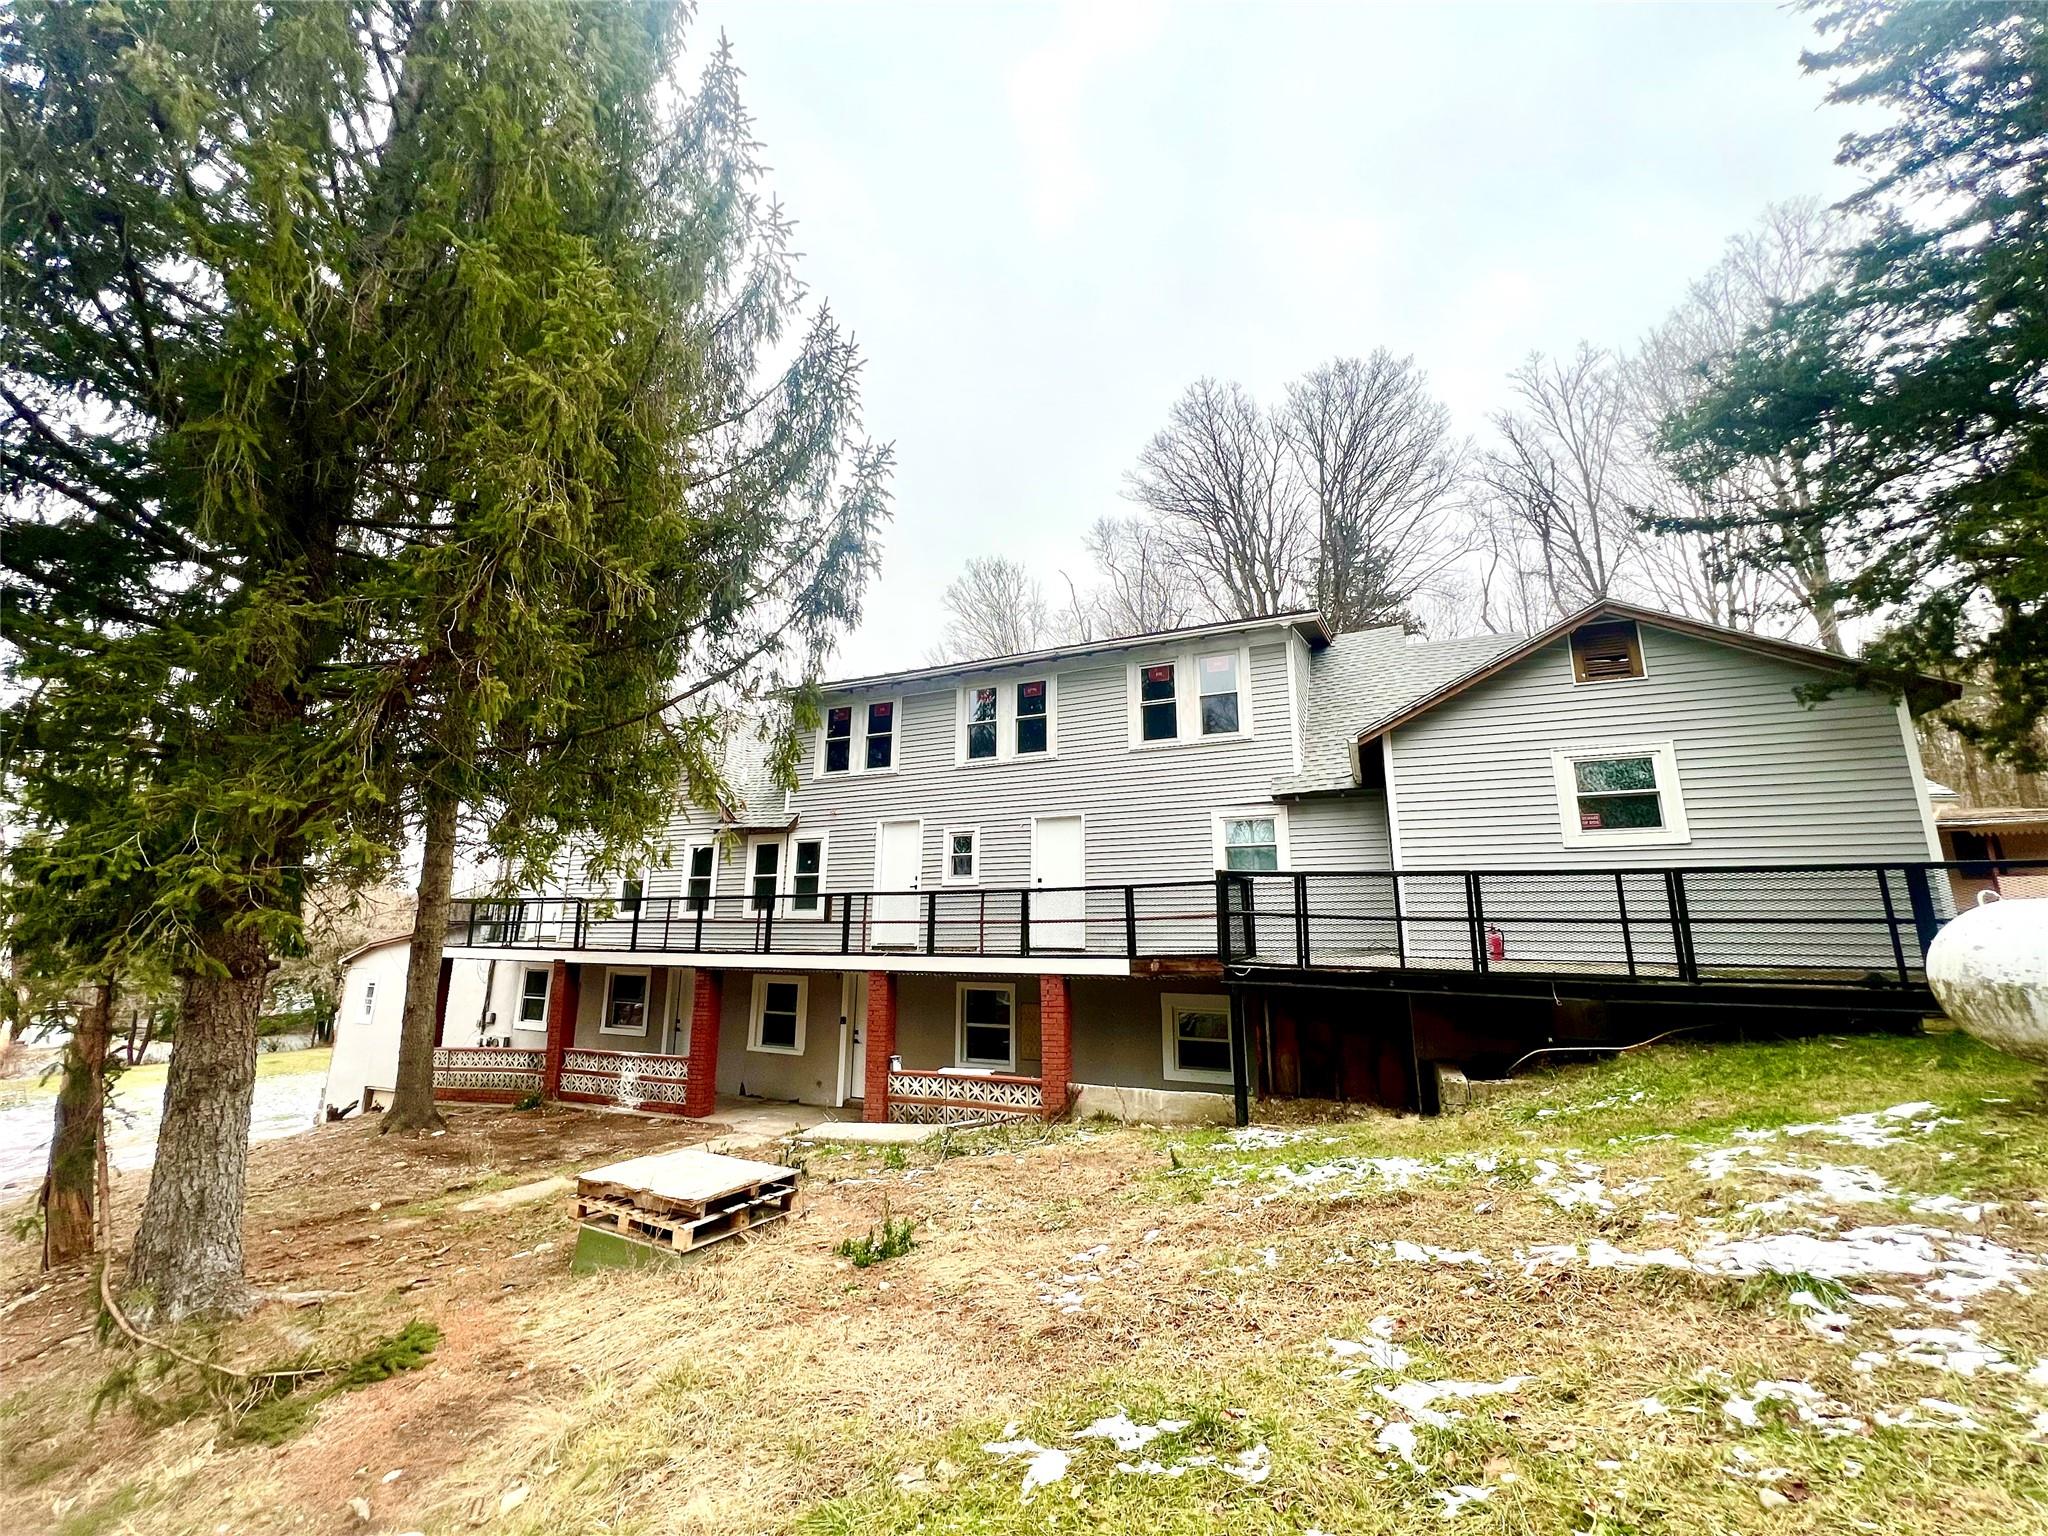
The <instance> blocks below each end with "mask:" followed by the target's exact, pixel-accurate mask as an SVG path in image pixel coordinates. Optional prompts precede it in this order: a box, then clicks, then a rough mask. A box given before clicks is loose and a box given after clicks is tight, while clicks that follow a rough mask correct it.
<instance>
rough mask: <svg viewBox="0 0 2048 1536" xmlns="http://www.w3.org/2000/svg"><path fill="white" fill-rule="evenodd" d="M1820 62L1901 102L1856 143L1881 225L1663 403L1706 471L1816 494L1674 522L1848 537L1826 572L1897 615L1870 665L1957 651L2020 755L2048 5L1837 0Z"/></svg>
mask: <svg viewBox="0 0 2048 1536" xmlns="http://www.w3.org/2000/svg"><path fill="white" fill-rule="evenodd" d="M1809 9H1811V10H1813V11H1814V12H1815V13H1816V16H1817V21H1818V25H1819V28H1820V30H1821V31H1822V32H1823V33H1824V34H1825V35H1826V36H1827V38H1828V41H1829V46H1827V47H1825V48H1823V49H1821V50H1820V51H1818V52H1815V53H1812V54H1809V55H1807V57H1806V59H1805V61H1804V62H1805V64H1806V67H1807V68H1809V69H1811V70H1815V71H1819V72H1822V73H1826V74H1828V75H1831V76H1833V77H1834V85H1833V88H1832V92H1831V97H1832V99H1833V100H1835V101H1838V102H1845V103H1852V104H1866V103H1867V104H1871V105H1875V106H1878V107H1881V108H1884V109H1886V111H1887V113H1888V114H1889V121H1888V122H1887V124H1886V126H1884V127H1882V128H1879V129H1877V130H1875V131H1872V132H1869V133H1864V134H1856V135H1851V136H1850V137H1848V138H1847V139H1845V140H1844V142H1843V147H1842V153H1841V159H1842V161H1843V162H1844V163H1845V164H1848V165H1852V166H1855V167H1857V168H1859V169H1861V170H1862V171H1863V172H1864V173H1865V174H1866V176H1867V178H1868V180H1867V183H1866V185H1865V186H1864V188H1863V189H1862V190H1861V191H1860V192H1859V193H1858V194H1857V195H1856V196H1855V197H1854V198H1852V199H1851V200H1850V202H1849V204H1848V205H1847V206H1848V207H1849V208H1850V209H1851V210H1852V211H1856V212H1859V213H1861V214H1864V215H1866V216H1868V217H1869V218H1870V219H1871V221H1872V225H1871V231H1870V233H1869V234H1868V235H1867V236H1866V237H1865V238H1863V239H1862V240H1860V241H1859V242H1858V243H1857V245H1856V246H1855V247H1854V249H1853V250H1852V251H1851V252H1850V253H1849V262H1848V270H1847V272H1846V273H1845V275H1843V276H1842V277H1841V278H1840V279H1839V280H1838V281H1836V282H1833V283H1830V284H1827V285H1825V286H1823V287H1822V288H1821V289H1820V290H1818V291H1817V292H1815V293H1813V294H1811V295H1810V296H1808V297H1806V298H1804V299H1802V300H1801V301H1799V302H1797V303H1794V304H1790V305H1788V306H1786V307H1785V308H1784V309H1783V310H1782V311H1781V312H1780V313H1779V314H1778V315H1777V316H1776V317H1775V319H1774V320H1773V321H1772V323H1771V324H1770V325H1768V326H1766V327H1764V328H1763V329H1761V330H1760V331H1758V332H1757V333H1755V334H1754V335H1752V336H1751V337H1750V338H1749V339H1748V340H1747V341H1746V342H1744V343H1743V344H1742V345H1741V346H1739V347H1738V348H1736V349H1735V350H1734V351H1733V352H1732V353H1731V354H1730V355H1729V356H1727V357H1725V358H1723V359H1721V360H1720V361H1719V362H1718V363H1716V364H1714V365H1712V366H1711V367H1710V369H1709V376H1708V379H1707V381H1706V383H1707V387H1706V388H1705V389H1704V390H1703V391H1702V393H1701V395H1700V397H1699V398H1698V399H1697V400H1696V401H1695V402H1694V403H1693V404H1692V405H1691V406H1690V407H1689V408H1688V409H1685V410H1683V411H1681V412H1679V413H1677V414H1675V415H1674V416H1673V417H1672V418H1671V419H1670V420H1669V421H1668V422H1667V423H1666V426H1665V431H1664V444H1665V447H1666V448H1667V450H1668V451H1669V452H1670V453H1671V454H1672V455H1673V456H1674V458H1675V460H1676V463H1677V465H1678V467H1679V470H1680V472H1681V473H1682V474H1683V475H1685V476H1686V478H1687V479H1689V480H1690V481H1691V482H1692V483H1693V484H1695V485H1697V486H1700V487H1702V488H1703V489H1707V488H1711V487H1712V486H1713V485H1714V484H1715V483H1716V482H1717V481H1718V480H1719V479H1720V478H1721V477H1723V476H1726V475H1728V474H1729V473H1730V472H1731V471H1732V470H1734V469H1736V468H1738V467H1739V466H1741V465H1742V464H1744V463H1755V462H1767V461H1776V462H1781V463H1785V464H1789V465H1792V466H1795V467H1796V469H1797V471H1798V473H1799V475H1800V478H1801V491H1802V495H1801V497H1800V498H1798V499H1797V500H1796V501H1793V502H1786V501H1784V500H1782V499H1781V500H1779V501H1778V503H1777V504H1776V505H1772V506H1768V507H1765V506H1752V505H1746V504H1744V503H1743V502H1741V501H1736V502H1734V503H1732V504H1725V503H1724V504H1723V505H1721V506H1719V507H1717V508H1715V509H1713V510H1711V511H1709V512H1708V513H1706V514H1705V515H1703V516H1701V517H1696V518H1680V519H1670V520H1667V521H1668V525H1669V526H1672V527H1677V528H1694V529H1709V530H1711V529H1724V530H1727V529H1749V528H1762V529H1765V531H1767V532H1768V534H1769V537H1768V538H1767V539H1765V540H1763V541H1761V542H1760V544H1759V545H1758V549H1757V553H1756V554H1755V555H1754V556H1753V558H1758V559H1762V560H1787V561H1789V560H1791V559H1793V558H1796V557H1797V552H1798V551H1799V550H1801V549H1804V548H1829V549H1832V550H1835V551H1837V552H1838V554H1839V556H1840V559H1839V563H1838V566H1837V569H1836V570H1835V572H1834V574H1833V577H1832V580H1831V581H1830V582H1829V583H1828V584H1827V590H1825V591H1823V592H1821V593H1820V594H1819V595H1820V596H1821V597H1822V598H1824V599H1826V600H1830V601H1833V600H1839V601H1840V603H1841V604H1842V605H1843V607H1844V608H1845V609H1846V610H1848V611H1849V612H1851V613H1855V614H1862V615H1868V616H1875V617H1877V618H1878V619H1880V620H1881V621H1882V622H1883V623H1884V624H1885V626H1886V627H1885V629H1884V632H1883V633H1882V634H1881V635H1880V637H1879V638H1878V639H1877V641H1876V642H1875V643H1874V644H1872V645H1871V646H1870V647H1869V648H1868V650H1867V651H1866V653H1865V656H1864V661H1865V663H1866V666H1867V671H1868V674H1869V676H1870V677H1871V678H1873V679H1874V680H1877V681H1880V682H1889V683H1892V684H1895V685H1897V684H1901V683H1903V681H1904V679H1905V678H1906V677H1907V675H1909V674H1910V673H1912V672H1915V671H1920V670H1933V671H1945V672H1950V673H1954V674H1957V675H1963V676H1969V677H1971V678H1973V679H1975V680H1977V681H1979V682H1981V683H1982V684H1983V685H1984V686H1985V688H1986V689H1987V691H1988V693H1989V696H1990V701H1991V703H1990V708H1989V709H1988V710H1987V711H1986V712H1984V713H1982V714H1979V715H1977V716H1975V717H1973V718H1967V719H1965V718H1960V717H1959V718H1957V719H1956V720H1955V722H1954V723H1955V725H1956V728H1957V729H1958V730H1959V731H1961V732H1963V733H1964V734H1965V735H1967V736H1968V737H1970V738H1971V739H1972V740H1975V741H1977V742H1978V743H1979V744H1981V745H1982V746H1983V747H1985V748H1986V749H1987V750H1988V751H1990V752H1991V753H1992V754H1993V755H1996V756H2003V757H2005V758H2008V759H2009V760H2011V761H2012V762H2014V763H2015V764H2016V765H2018V766H2019V767H2021V768H2037V767H2039V766H2040V765H2041V762H2042V748H2041V740H2042V736H2041V733H2040V730H2039V727H2040V723H2041V721H2042V719H2043V717H2044V715H2048V500H2044V485H2048V11H2044V10H2042V9H2041V8H2039V7H2036V6H2031V5H2024V4H2017V3H2006V4H1943V5H1927V4H1910V3H1899V0H1822V3H1816V4H1812V5H1810V6H1809Z"/></svg>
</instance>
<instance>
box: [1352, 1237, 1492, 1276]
mask: <svg viewBox="0 0 2048 1536" xmlns="http://www.w3.org/2000/svg"><path fill="white" fill-rule="evenodd" d="M1373 1247H1374V1248H1375V1249H1377V1250H1378V1251H1380V1252H1381V1253H1388V1252H1391V1253H1392V1254H1393V1255H1394V1257H1395V1258H1396V1259H1397V1260H1399V1261H1400V1262H1401V1263H1403V1264H1474V1265H1477V1266H1478V1267H1479V1268H1481V1269H1490V1268H1491V1267H1492V1263H1491V1261H1490V1260H1489V1259H1488V1258H1487V1257H1486V1255H1485V1254H1483V1253H1481V1252H1480V1251H1479V1250H1478V1249H1477V1248H1440V1247H1438V1246H1437V1245H1436V1244H1435V1243H1411V1242H1409V1241H1408V1240H1407V1239H1405V1238H1397V1239H1396V1240H1395V1241H1393V1242H1391V1243H1374V1244H1373Z"/></svg>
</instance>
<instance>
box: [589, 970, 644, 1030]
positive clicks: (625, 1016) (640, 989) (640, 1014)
mask: <svg viewBox="0 0 2048 1536" xmlns="http://www.w3.org/2000/svg"><path fill="white" fill-rule="evenodd" d="M647 986H648V981H647V972H645V971H613V972H612V973H611V974H610V975H609V976H608V977H606V979H605V988H604V1016H603V1017H602V1018H600V1019H599V1020H598V1021H597V1032H598V1033H599V1034H601V1035H637V1036H638V1037H639V1038H640V1039H642V1040H644V1039H646V1038H647Z"/></svg>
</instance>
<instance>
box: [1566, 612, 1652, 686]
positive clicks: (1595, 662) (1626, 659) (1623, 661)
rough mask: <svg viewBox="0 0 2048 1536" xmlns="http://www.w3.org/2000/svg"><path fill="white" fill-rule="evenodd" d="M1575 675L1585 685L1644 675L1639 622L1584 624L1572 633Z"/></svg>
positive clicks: (1618, 620)
mask: <svg viewBox="0 0 2048 1536" xmlns="http://www.w3.org/2000/svg"><path fill="white" fill-rule="evenodd" d="M1572 675H1573V676H1574V677H1576V678H1577V679H1578V680H1579V681H1580V682H1582V683H1604V682H1608V681H1610V680H1612V679H1614V678H1620V677H1641V676H1642V675H1643V641H1642V637H1641V636H1640V635H1638V634H1637V633H1636V625H1635V620H1633V619H1616V620H1612V621H1610V622H1606V623H1601V624H1583V625H1581V626H1580V627H1579V628H1577V629H1575V630H1573V631H1572Z"/></svg>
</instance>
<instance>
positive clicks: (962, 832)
mask: <svg viewBox="0 0 2048 1536" xmlns="http://www.w3.org/2000/svg"><path fill="white" fill-rule="evenodd" d="M939 874H940V878H941V879H942V880H943V881H944V882H945V884H947V885H976V884H979V883H980V880H981V828H979V827H948V828H947V829H946V864H945V868H944V869H942V870H941V871H940V872H939Z"/></svg>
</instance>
